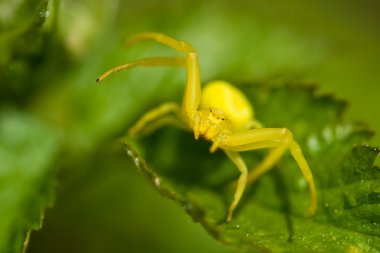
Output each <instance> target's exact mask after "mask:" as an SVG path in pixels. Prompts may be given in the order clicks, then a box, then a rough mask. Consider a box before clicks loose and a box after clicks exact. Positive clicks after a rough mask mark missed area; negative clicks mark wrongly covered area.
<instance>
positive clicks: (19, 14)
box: [0, 0, 49, 103]
mask: <svg viewBox="0 0 380 253" xmlns="http://www.w3.org/2000/svg"><path fill="white" fill-rule="evenodd" d="M5 5H6V4H5ZM3 8H4V10H3V11H4V12H7V13H6V16H9V17H8V19H11V21H9V24H7V23H6V24H3V23H2V22H1V21H0V27H1V28H2V31H1V33H0V78H1V80H2V85H1V86H0V91H1V92H0V98H1V99H2V100H4V101H12V100H13V101H15V100H16V99H19V100H21V101H18V102H19V103H25V101H26V99H25V97H26V96H28V97H30V96H31V95H32V92H31V91H32V90H34V89H35V88H36V87H34V85H35V84H33V81H32V80H31V78H30V76H32V75H33V74H34V75H35V72H34V70H35V69H36V66H38V63H39V62H40V60H41V55H43V53H44V46H46V43H45V42H46V38H45V37H44V33H43V25H44V24H45V21H46V19H47V17H48V15H49V11H48V1H46V0H32V1H19V3H15V4H9V6H6V7H3ZM0 14H1V11H0ZM3 15H4V14H3ZM3 26H4V27H3ZM20 97H22V99H20Z"/></svg>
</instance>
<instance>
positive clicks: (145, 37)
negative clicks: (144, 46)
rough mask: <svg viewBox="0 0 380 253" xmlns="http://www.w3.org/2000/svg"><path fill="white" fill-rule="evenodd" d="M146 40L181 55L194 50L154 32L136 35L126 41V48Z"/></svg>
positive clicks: (186, 44) (185, 44)
mask: <svg viewBox="0 0 380 253" xmlns="http://www.w3.org/2000/svg"><path fill="white" fill-rule="evenodd" d="M146 40H154V41H156V42H158V43H161V44H163V45H165V46H168V47H171V48H173V49H174V50H177V51H179V52H183V53H193V52H195V50H194V48H193V47H192V46H191V45H190V44H188V43H186V42H184V41H181V40H176V39H174V38H172V37H169V36H166V35H165V34H162V33H155V32H146V33H139V34H136V35H134V36H132V37H130V38H129V39H128V40H127V46H128V47H129V46H132V45H134V44H136V43H138V42H140V41H146Z"/></svg>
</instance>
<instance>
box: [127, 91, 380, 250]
mask: <svg viewBox="0 0 380 253" xmlns="http://www.w3.org/2000/svg"><path fill="white" fill-rule="evenodd" d="M241 88H242V89H243V91H244V92H245V93H246V94H247V96H248V97H249V99H250V100H251V101H252V103H253V104H254V106H255V109H256V114H257V118H258V119H259V120H261V121H262V122H263V123H264V125H265V126H270V127H288V128H289V129H291V130H292V131H293V133H294V135H295V138H296V140H297V141H298V142H299V143H300V144H301V146H302V148H303V151H304V154H305V156H306V158H307V160H308V162H309V164H310V167H311V169H312V171H313V174H314V178H315V181H316V185H317V189H318V210H317V213H316V215H315V216H314V217H312V218H307V217H305V211H306V207H307V203H308V191H307V185H306V183H305V181H304V179H303V178H302V175H301V173H300V172H299V171H298V168H297V165H296V163H295V162H294V160H293V159H292V158H291V156H290V155H286V156H285V157H284V158H283V159H282V160H281V162H280V163H279V164H278V165H277V166H276V168H274V169H273V170H272V171H271V172H269V173H268V174H267V175H265V176H263V177H262V178H261V179H260V180H259V182H257V183H256V184H255V185H251V186H249V187H248V189H247V191H246V193H245V195H244V198H243V200H242V201H241V203H240V206H239V209H238V210H237V212H236V213H235V217H234V219H233V220H232V222H231V223H229V224H226V223H225V222H224V219H225V215H226V210H227V207H228V205H229V203H230V201H231V198H232V193H233V192H231V190H230V189H229V188H228V185H229V182H231V181H232V180H234V179H236V178H237V176H238V173H237V170H236V169H235V168H234V166H233V165H232V163H231V162H230V161H229V160H228V159H227V158H226V157H225V155H224V154H223V153H222V152H217V153H216V154H210V153H209V152H208V148H209V145H210V143H206V142H204V141H198V142H195V141H194V140H193V136H192V134H190V133H185V132H181V131H179V130H175V129H172V128H166V129H162V130H159V131H158V132H157V133H155V134H153V135H152V136H151V137H148V138H146V139H144V140H142V141H141V142H139V143H138V144H137V145H138V146H140V147H139V148H138V149H139V150H140V151H136V149H135V148H134V147H133V145H131V144H127V151H128V154H129V155H130V156H132V159H133V161H134V162H135V164H136V165H137V166H138V167H139V168H140V170H141V171H142V172H143V173H144V174H145V175H146V176H147V177H148V179H149V180H150V181H151V182H152V183H153V185H154V186H155V187H156V189H157V190H158V191H159V192H160V193H161V194H163V195H165V196H167V197H169V198H171V199H173V200H174V201H177V202H178V203H179V204H180V205H182V206H183V207H184V210H185V211H186V212H187V213H188V214H189V215H191V216H192V217H193V219H194V220H195V221H198V222H200V223H201V224H202V225H203V226H204V228H205V229H206V230H207V231H208V232H209V233H210V234H211V235H212V236H214V237H215V238H216V239H218V240H220V241H222V242H225V243H227V244H233V245H237V246H239V247H248V248H254V249H258V250H260V251H263V252H378V251H379V250H380V239H379V238H380V237H379V236H380V225H379V223H380V216H379V212H378V210H379V207H380V183H379V179H380V170H379V168H377V167H374V166H373V163H374V160H375V158H376V156H377V154H378V153H379V149H376V148H373V147H369V146H364V145H361V144H362V143H363V142H365V141H366V140H368V139H369V137H370V136H372V133H371V132H370V131H369V130H367V128H366V127H365V126H362V125H360V124H353V123H350V122H346V121H344V120H343V119H342V116H343V115H342V112H343V110H344V107H345V103H344V102H342V101H339V100H336V99H334V98H332V97H331V96H316V95H315V91H314V88H310V87H307V86H306V87H304V86H298V85H276V86H274V87H270V86H265V85H242V86H241ZM141 154H143V155H141ZM264 155H265V152H263V151H256V152H246V153H244V158H245V159H246V161H247V162H248V164H249V166H251V167H253V166H254V165H255V164H257V163H258V162H259V161H260V160H261V159H262V158H263V156H264ZM145 159H146V161H145Z"/></svg>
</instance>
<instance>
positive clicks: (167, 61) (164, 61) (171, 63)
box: [96, 57, 187, 82]
mask: <svg viewBox="0 0 380 253" xmlns="http://www.w3.org/2000/svg"><path fill="white" fill-rule="evenodd" d="M186 64H187V62H186V58H185V57H154V58H145V59H141V60H137V61H133V62H129V63H127V64H123V65H120V66H117V67H114V68H112V69H110V70H108V71H107V72H105V73H104V74H103V75H101V76H100V77H99V78H98V79H96V81H97V82H101V81H103V80H104V79H105V78H107V77H108V76H109V75H111V74H114V73H117V72H119V71H121V70H127V69H131V68H135V67H185V66H186Z"/></svg>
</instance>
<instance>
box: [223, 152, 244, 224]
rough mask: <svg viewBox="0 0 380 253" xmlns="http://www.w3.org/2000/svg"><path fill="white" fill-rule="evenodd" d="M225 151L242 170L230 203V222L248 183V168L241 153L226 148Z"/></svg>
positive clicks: (228, 218) (228, 217) (228, 214)
mask: <svg viewBox="0 0 380 253" xmlns="http://www.w3.org/2000/svg"><path fill="white" fill-rule="evenodd" d="M224 152H225V153H226V155H227V156H228V158H230V160H231V161H232V162H233V163H234V164H235V166H236V167H237V168H238V169H239V171H240V177H239V179H238V181H237V185H236V190H235V195H234V199H233V201H232V203H231V204H230V206H229V208H228V212H227V219H226V221H227V222H230V221H231V219H232V215H233V212H234V210H235V208H236V206H237V205H238V204H239V201H240V199H241V197H242V195H243V193H244V189H245V186H246V185H247V175H248V169H247V165H246V164H245V162H244V160H243V158H242V157H241V156H240V155H239V153H237V152H235V151H230V150H224Z"/></svg>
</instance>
